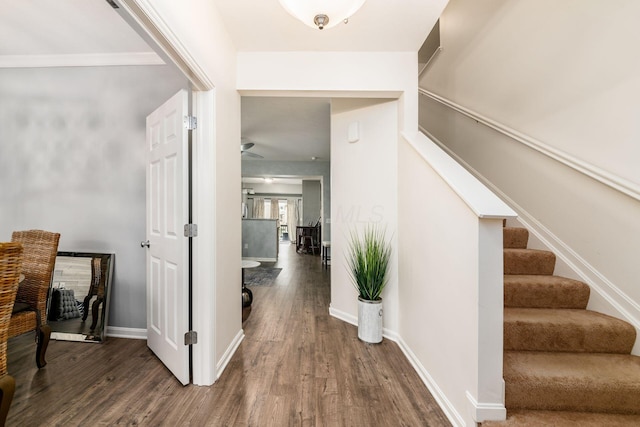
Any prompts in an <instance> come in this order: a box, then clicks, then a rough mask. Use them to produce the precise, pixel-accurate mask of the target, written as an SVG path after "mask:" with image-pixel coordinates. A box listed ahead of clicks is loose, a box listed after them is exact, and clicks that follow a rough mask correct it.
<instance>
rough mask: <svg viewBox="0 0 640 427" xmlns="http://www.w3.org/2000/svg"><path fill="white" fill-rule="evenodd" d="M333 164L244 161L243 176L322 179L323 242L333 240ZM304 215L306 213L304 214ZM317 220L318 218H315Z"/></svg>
mask: <svg viewBox="0 0 640 427" xmlns="http://www.w3.org/2000/svg"><path fill="white" fill-rule="evenodd" d="M330 174H331V163H330V162H318V161H315V162H278V161H269V160H243V161H242V176H266V175H269V176H303V177H311V176H314V177H315V176H318V177H322V201H323V203H322V212H323V213H322V240H331V176H330ZM303 215H304V212H303ZM315 219H316V220H317V219H318V217H316V218H315Z"/></svg>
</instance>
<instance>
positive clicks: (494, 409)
mask: <svg viewBox="0 0 640 427" xmlns="http://www.w3.org/2000/svg"><path fill="white" fill-rule="evenodd" d="M502 384H503V386H502V390H504V381H503V382H502ZM465 394H466V395H467V400H468V401H469V406H470V410H471V416H472V417H473V419H474V420H476V421H477V422H479V423H481V422H483V421H504V420H506V419H507V408H505V406H504V405H501V404H497V403H480V402H478V401H477V400H476V399H475V398H474V397H473V396H472V395H471V393H469V391H468V390H467V391H466V393H465Z"/></svg>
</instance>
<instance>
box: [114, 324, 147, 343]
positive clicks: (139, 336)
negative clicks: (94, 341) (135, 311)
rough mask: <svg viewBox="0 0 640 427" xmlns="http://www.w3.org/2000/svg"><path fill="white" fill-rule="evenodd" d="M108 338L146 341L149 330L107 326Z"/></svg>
mask: <svg viewBox="0 0 640 427" xmlns="http://www.w3.org/2000/svg"><path fill="white" fill-rule="evenodd" d="M107 336H108V337H113V338H129V339H134V340H146V339H147V330H146V329H140V328H121V327H120V326H107Z"/></svg>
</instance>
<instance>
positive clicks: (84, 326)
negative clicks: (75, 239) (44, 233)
mask: <svg viewBox="0 0 640 427" xmlns="http://www.w3.org/2000/svg"><path fill="white" fill-rule="evenodd" d="M114 258H115V255H114V254H110V253H93V252H58V255H57V257H56V265H55V268H54V272H53V279H52V281H51V289H50V292H49V305H48V310H47V321H48V323H49V326H51V339H55V340H62V341H82V342H97V343H100V342H104V340H105V339H106V331H107V320H108V317H109V297H110V294H111V281H112V276H113V263H114Z"/></svg>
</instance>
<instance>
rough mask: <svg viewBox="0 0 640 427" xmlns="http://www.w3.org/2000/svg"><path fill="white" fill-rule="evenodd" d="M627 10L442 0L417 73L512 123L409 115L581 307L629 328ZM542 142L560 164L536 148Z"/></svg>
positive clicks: (634, 149)
mask: <svg viewBox="0 0 640 427" xmlns="http://www.w3.org/2000/svg"><path fill="white" fill-rule="evenodd" d="M550 10H553V13H551V14H550V13H549V11H550ZM638 14H640V4H639V3H638V2H634V1H619V2H613V3H611V2H602V1H566V2H563V3H562V5H558V4H557V3H556V2H550V1H533V0H532V1H524V0H522V1H513V2H501V1H493V2H483V3H482V4H481V5H480V4H478V3H477V2H474V1H469V0H452V1H451V2H450V3H449V5H448V7H447V9H446V10H445V12H444V14H443V16H442V20H441V24H442V25H441V29H442V41H443V48H444V49H443V51H442V52H441V53H440V54H439V56H438V57H437V58H436V60H435V62H433V63H432V65H431V66H430V68H429V69H428V70H427V71H426V72H425V74H424V75H423V76H422V78H421V80H420V86H421V87H422V88H424V89H427V90H429V91H431V92H434V93H436V94H438V95H440V96H442V97H444V98H447V99H449V100H450V101H453V102H455V103H456V104H458V105H459V106H462V107H464V108H465V109H468V110H471V112H475V113H479V114H481V115H484V116H486V117H488V118H490V119H492V120H493V121H494V122H496V123H498V124H499V125H501V126H504V127H505V128H506V129H507V130H508V131H512V134H513V135H515V136H509V135H505V134H502V133H499V132H496V131H495V130H493V129H491V128H489V127H487V126H484V125H482V124H478V123H477V122H476V120H474V119H473V118H469V117H466V116H464V115H463V114H460V113H459V112H456V111H455V110H454V109H451V108H449V107H446V106H444V105H442V104H440V103H438V102H436V101H433V100H432V99H430V98H428V97H426V96H424V97H421V99H420V110H421V113H420V124H421V125H422V126H423V127H424V128H425V129H426V130H427V131H428V132H429V133H430V134H431V135H432V136H433V137H434V138H436V139H438V140H440V142H441V143H442V144H443V145H445V146H446V147H448V148H449V149H450V150H452V152H454V153H455V154H456V155H458V156H460V158H461V159H462V160H463V161H464V162H466V163H467V164H468V166H469V167H470V168H472V169H474V170H475V171H476V172H477V173H478V175H480V176H483V177H484V178H485V179H486V180H487V182H490V183H491V184H492V185H493V186H495V188H496V191H500V192H501V194H502V197H503V198H504V199H505V200H508V201H509V202H510V203H511V205H512V206H514V208H516V209H517V210H518V212H519V214H520V216H521V217H522V219H523V221H525V223H526V225H527V226H529V228H531V229H532V230H533V231H534V232H535V234H536V235H537V236H538V239H537V240H538V241H540V242H541V244H542V243H544V244H545V246H547V247H549V248H551V249H552V250H554V251H555V252H556V254H557V255H558V256H559V257H560V262H559V264H558V268H557V271H558V272H559V273H561V274H564V275H568V276H569V277H576V278H579V279H582V280H585V281H586V282H587V283H589V285H590V286H591V288H592V297H591V299H590V303H589V307H590V308H593V309H596V310H599V311H603V312H606V313H609V314H613V315H616V316H620V317H623V318H626V319H627V320H629V321H631V322H632V323H633V324H634V325H635V326H636V328H640V287H639V286H638V280H637V278H638V277H639V275H640V264H638V262H637V254H638V253H640V242H639V241H638V239H635V238H632V237H631V236H638V235H640V224H639V223H638V221H637V218H640V200H639V196H640V193H638V192H637V191H636V192H635V193H634V191H635V190H633V189H634V188H640V187H639V186H637V184H638V183H640V175H639V174H640V172H639V171H640V169H638V167H637V159H638V158H640V156H639V154H640V152H639V150H640V144H638V143H637V139H638V136H639V133H638V129H639V128H638V124H637V123H638V121H637V117H638V116H639V113H640V104H639V103H638V102H637V99H636V98H637V97H636V96H635V95H636V94H637V93H640V90H639V89H640V57H639V56H638V55H635V54H634V52H635V51H636V50H637V49H636V45H635V40H638V39H639V38H640V28H639V27H638V26H637V25H636V23H635V21H634V19H633V18H632V17H633V16H638ZM541 23H544V24H541ZM612 64H615V66H612ZM523 139H524V140H525V141H532V143H533V144H532V146H531V147H530V146H527V145H525V144H523V143H521V142H520V141H521V140H523ZM545 148H548V150H549V151H550V152H555V153H559V155H560V157H561V159H560V160H561V161H557V160H555V159H553V158H551V157H549V156H547V155H545V154H542V152H541V151H540V149H542V151H544V149H545ZM576 165H584V166H585V168H586V169H585V173H586V174H585V173H582V172H579V171H578V170H577V169H576ZM589 174H590V175H589ZM594 178H595V179H594ZM599 179H603V182H600V181H599ZM609 179H610V180H609ZM607 180H609V181H607ZM611 182H618V183H621V184H622V185H623V186H624V185H626V184H629V185H626V188H628V189H631V190H632V191H629V192H627V193H623V192H620V191H617V190H616V189H614V188H612V184H611ZM625 183H626V184H625ZM634 194H635V196H634ZM534 244H535V240H534ZM639 351H640V346H639V345H638V344H636V348H635V349H634V353H636V354H638V352H639Z"/></svg>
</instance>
